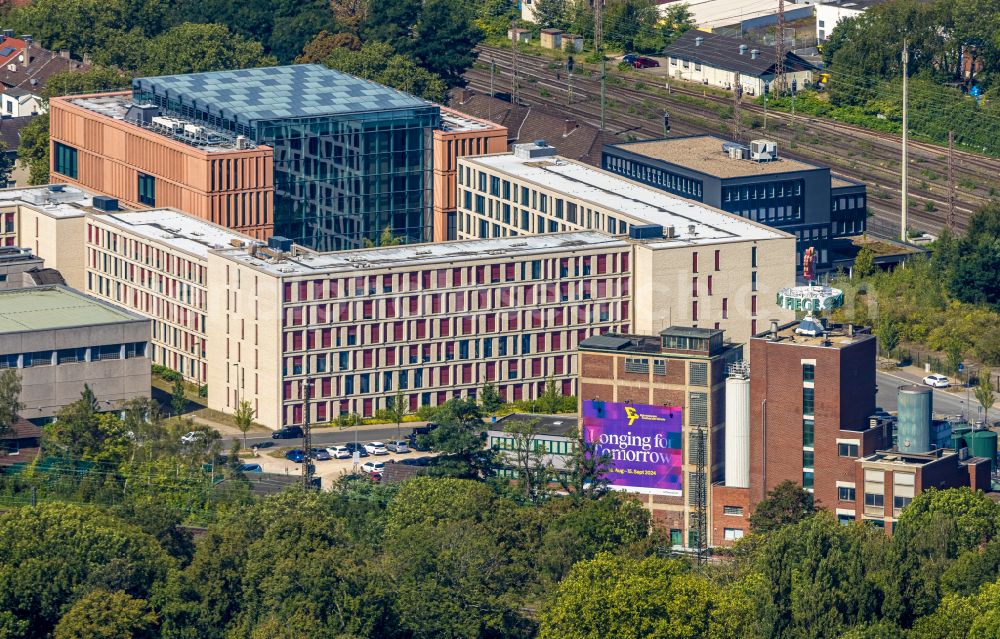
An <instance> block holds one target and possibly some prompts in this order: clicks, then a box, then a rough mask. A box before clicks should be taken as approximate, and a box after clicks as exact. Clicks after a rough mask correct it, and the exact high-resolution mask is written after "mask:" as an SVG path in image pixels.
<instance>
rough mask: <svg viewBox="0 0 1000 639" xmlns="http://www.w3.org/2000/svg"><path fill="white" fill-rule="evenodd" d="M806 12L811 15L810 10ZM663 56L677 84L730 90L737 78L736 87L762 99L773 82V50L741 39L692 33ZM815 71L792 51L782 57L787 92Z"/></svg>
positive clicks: (805, 81)
mask: <svg viewBox="0 0 1000 639" xmlns="http://www.w3.org/2000/svg"><path fill="white" fill-rule="evenodd" d="M805 11H806V12H808V13H809V14H811V13H812V8H811V7H810V8H808V9H806V10H805ZM733 17H734V18H735V17H736V16H733ZM737 21H738V20H734V22H737ZM663 55H664V56H665V57H666V58H667V59H668V63H667V73H668V76H669V77H671V78H676V79H678V80H686V81H688V82H698V83H700V84H705V85H709V86H713V87H721V88H723V89H728V90H732V89H734V88H736V86H737V82H736V76H737V75H739V85H740V87H742V91H743V93H744V95H749V96H755V95H764V94H765V93H767V92H768V91H769V90H770V88H771V84H772V83H773V82H774V76H775V67H776V64H775V57H774V50H773V49H771V50H767V49H761V48H760V46H759V45H754V44H752V43H750V42H747V41H744V40H743V39H741V38H734V37H730V36H725V35H720V34H718V33H709V32H707V31H699V30H697V29H692V30H690V31H687V32H685V33H684V34H683V35H682V36H680V37H679V38H677V39H676V40H674V41H673V42H671V43H670V44H669V45H667V47H666V49H664V52H663ZM815 70H816V67H814V66H813V65H812V64H810V63H809V62H807V61H806V60H804V59H802V58H800V57H799V56H797V55H795V54H794V53H792V52H791V51H787V52H786V53H785V60H784V64H783V70H782V73H783V78H784V82H785V83H786V84H785V86H786V87H787V88H791V87H792V84H793V83H795V85H796V86H798V87H800V88H801V87H806V86H808V85H809V83H811V82H812V73H813V71H815Z"/></svg>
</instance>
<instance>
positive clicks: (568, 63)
mask: <svg viewBox="0 0 1000 639" xmlns="http://www.w3.org/2000/svg"><path fill="white" fill-rule="evenodd" d="M573 64H574V63H573V56H569V57H568V58H566V74H567V75H568V76H569V77H568V79H567V82H568V83H567V85H566V86H567V89H568V92H567V95H566V106H572V105H573Z"/></svg>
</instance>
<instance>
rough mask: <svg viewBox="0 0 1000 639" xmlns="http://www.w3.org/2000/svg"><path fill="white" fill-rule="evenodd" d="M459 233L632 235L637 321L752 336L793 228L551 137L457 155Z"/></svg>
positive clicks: (790, 253) (783, 269) (789, 267)
mask: <svg viewBox="0 0 1000 639" xmlns="http://www.w3.org/2000/svg"><path fill="white" fill-rule="evenodd" d="M458 166H459V179H458V190H459V193H458V203H457V204H458V237H459V239H473V238H500V237H507V238H515V237H526V236H538V235H539V234H545V233H562V232H572V231H579V230H593V231H597V232H600V233H604V234H607V235H611V236H621V237H628V238H629V239H630V241H631V242H632V246H633V253H634V262H633V264H634V266H633V267H632V268H633V271H634V275H635V277H634V280H632V281H631V282H630V284H631V285H632V288H631V292H630V295H631V299H632V300H633V311H632V322H631V326H632V328H631V330H632V332H635V333H637V334H644V335H649V334H655V333H656V332H657V331H659V330H660V329H662V328H663V327H665V326H669V325H674V326H682V325H686V326H692V327H701V328H714V329H718V330H724V331H725V332H726V334H727V335H729V336H730V337H731V338H732V339H733V340H734V341H737V342H741V341H746V340H747V339H749V337H750V335H752V334H754V333H756V332H758V325H759V328H763V327H764V323H765V320H766V319H769V318H771V317H778V318H781V319H782V321H788V320H790V319H792V317H793V315H792V313H791V311H788V310H781V309H778V310H775V311H773V312H769V314H768V315H767V318H764V316H763V315H762V313H764V305H765V304H769V303H770V300H772V299H774V297H775V295H776V294H777V292H778V290H779V288H780V287H781V286H783V285H785V284H786V283H788V282H790V281H793V279H794V276H795V275H794V274H795V266H794V246H793V245H794V237H793V236H791V235H789V234H787V233H784V232H782V231H780V230H776V229H772V228H770V227H768V226H766V225H764V224H762V223H760V222H757V221H754V220H750V219H742V218H740V217H738V216H736V215H732V214H729V213H726V212H723V211H721V210H719V209H716V208H712V207H710V206H707V205H703V204H699V203H697V202H692V201H690V200H686V199H683V198H680V197H677V196H674V195H670V194H667V193H663V192H662V191H659V190H656V189H653V188H650V187H647V186H644V185H641V184H638V183H636V182H633V181H631V180H628V179H625V178H623V177H621V176H617V175H614V174H611V173H609V172H607V171H602V170H600V169H597V168H594V167H592V166H588V165H586V164H583V163H580V162H575V161H572V160H567V159H565V158H561V157H558V156H556V155H554V149H553V148H552V147H550V146H547V145H538V144H530V145H518V146H517V147H515V152H514V153H513V154H510V153H508V154H502V155H491V156H486V157H476V158H461V159H459V161H458Z"/></svg>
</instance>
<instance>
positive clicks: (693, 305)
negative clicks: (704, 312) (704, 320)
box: [691, 302, 698, 322]
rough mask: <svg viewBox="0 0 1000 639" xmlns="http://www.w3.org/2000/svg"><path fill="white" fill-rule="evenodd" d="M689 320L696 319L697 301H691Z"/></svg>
mask: <svg viewBox="0 0 1000 639" xmlns="http://www.w3.org/2000/svg"><path fill="white" fill-rule="evenodd" d="M691 320H692V321H694V322H697V321H698V302H691Z"/></svg>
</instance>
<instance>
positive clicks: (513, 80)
mask: <svg viewBox="0 0 1000 639" xmlns="http://www.w3.org/2000/svg"><path fill="white" fill-rule="evenodd" d="M510 35H511V43H510V51H511V59H510V106H511V108H513V107H514V105H516V104H517V38H518V34H517V20H511V21H510Z"/></svg>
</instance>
